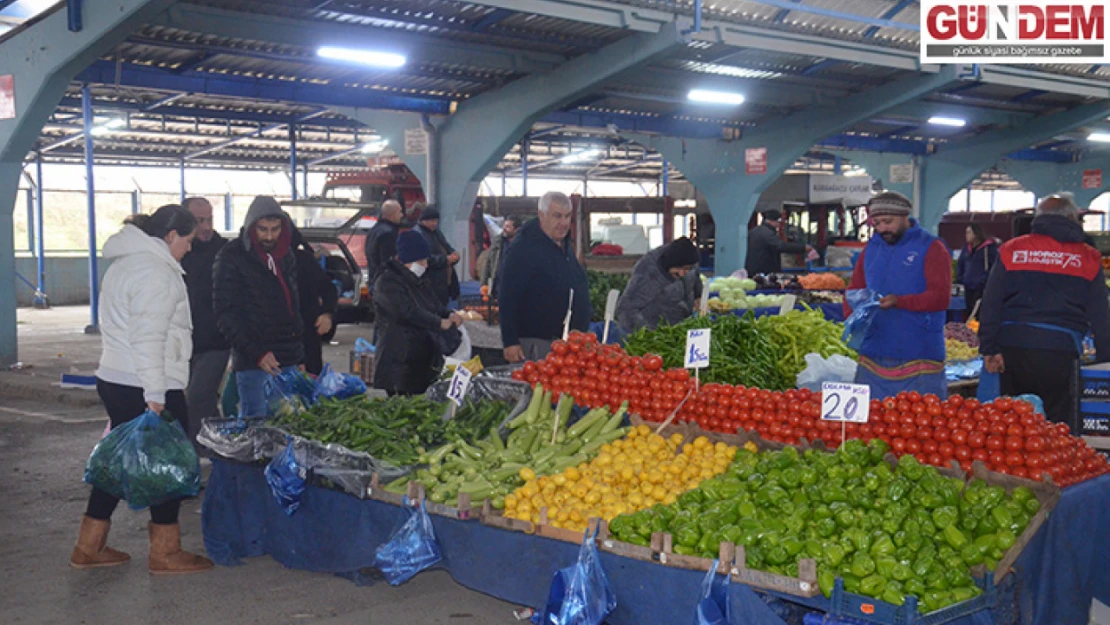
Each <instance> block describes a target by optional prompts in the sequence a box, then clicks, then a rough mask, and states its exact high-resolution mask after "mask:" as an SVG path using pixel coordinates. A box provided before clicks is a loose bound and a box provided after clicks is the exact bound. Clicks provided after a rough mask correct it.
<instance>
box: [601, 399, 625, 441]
mask: <svg viewBox="0 0 1110 625" xmlns="http://www.w3.org/2000/svg"><path fill="white" fill-rule="evenodd" d="M626 412H628V402H624V403H623V404H621V407H620V408H619V409H618V410H617V412H616V414H614V415H613V417H612V418H611V419H609V420H608V421H606V422H605V426H604V427H602V428H601V433H602V434H608V433H609V432H612V431H613V430H615V429H617V428H619V427H620V425H621V421H623V420H624V413H626Z"/></svg>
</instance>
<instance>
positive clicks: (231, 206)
mask: <svg viewBox="0 0 1110 625" xmlns="http://www.w3.org/2000/svg"><path fill="white" fill-rule="evenodd" d="M234 228H235V203H234V202H233V201H232V197H231V191H228V192H227V193H225V194H224V230H226V231H228V232H231V231H232V230H233V229H234Z"/></svg>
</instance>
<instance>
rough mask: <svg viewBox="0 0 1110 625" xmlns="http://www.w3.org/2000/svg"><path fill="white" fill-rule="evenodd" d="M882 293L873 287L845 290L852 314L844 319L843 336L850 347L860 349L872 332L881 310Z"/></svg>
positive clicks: (845, 297)
mask: <svg viewBox="0 0 1110 625" xmlns="http://www.w3.org/2000/svg"><path fill="white" fill-rule="evenodd" d="M882 297H883V296H882V295H879V294H878V293H876V292H874V291H872V290H871V289H850V290H848V291H845V292H844V299H845V300H847V302H848V305H849V306H851V307H852V314H851V315H849V316H848V318H847V319H845V320H844V334H843V336H842V337H841V338H842V340H843V341H844V343H846V344H847V345H848V347H850V348H852V349H854V350H855V351H857V352H858V351H859V349H860V347H863V341H864V340H865V339H866V338H867V335H868V334H870V332H871V324H872V323H874V321H875V314H876V313H877V312H879V300H880V299H882Z"/></svg>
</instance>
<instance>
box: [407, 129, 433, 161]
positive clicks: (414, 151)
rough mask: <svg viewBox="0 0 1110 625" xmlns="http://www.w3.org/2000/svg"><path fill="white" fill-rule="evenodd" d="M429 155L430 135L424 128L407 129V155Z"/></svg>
mask: <svg viewBox="0 0 1110 625" xmlns="http://www.w3.org/2000/svg"><path fill="white" fill-rule="evenodd" d="M427 153H428V133H426V132H424V129H423V128H406V129H405V154H407V155H409V156H417V155H421V154H427Z"/></svg>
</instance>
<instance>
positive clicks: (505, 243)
mask: <svg viewBox="0 0 1110 625" xmlns="http://www.w3.org/2000/svg"><path fill="white" fill-rule="evenodd" d="M512 242H513V240H512V239H508V238H505V235H503V234H502V235H498V237H497V238H496V239H494V241H493V245H491V246H490V248H489V251H488V252H487V253H486V262H485V263H483V264H482V270H481V271H480V272H479V274H478V280H479V282H481V283H482V284H484V285H487V286H489V288H490V294H492V295H493V296H494V297H497V294H498V293H500V288H499V287H500V284H499V282H498V279H499V278H500V277H501V270H502V269H503V268H504V265H505V257H506V256H508V254H507V252H508V251H509V245H511V244H512Z"/></svg>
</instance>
